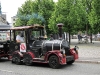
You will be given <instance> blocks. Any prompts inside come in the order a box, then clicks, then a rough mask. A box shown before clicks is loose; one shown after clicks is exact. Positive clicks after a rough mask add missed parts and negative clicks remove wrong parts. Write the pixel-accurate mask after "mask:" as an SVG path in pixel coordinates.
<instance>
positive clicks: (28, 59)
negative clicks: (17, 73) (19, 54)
mask: <svg viewBox="0 0 100 75" xmlns="http://www.w3.org/2000/svg"><path fill="white" fill-rule="evenodd" d="M23 62H24V63H25V65H27V66H31V65H32V64H33V60H32V57H31V56H30V55H29V54H25V55H24V58H23Z"/></svg>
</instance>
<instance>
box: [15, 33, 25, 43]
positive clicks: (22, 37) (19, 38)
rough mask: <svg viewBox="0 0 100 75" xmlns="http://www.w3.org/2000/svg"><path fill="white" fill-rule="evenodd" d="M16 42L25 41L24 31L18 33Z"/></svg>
mask: <svg viewBox="0 0 100 75" xmlns="http://www.w3.org/2000/svg"><path fill="white" fill-rule="evenodd" d="M16 42H18V43H20V42H24V34H23V33H22V32H18V35H17V36H16Z"/></svg>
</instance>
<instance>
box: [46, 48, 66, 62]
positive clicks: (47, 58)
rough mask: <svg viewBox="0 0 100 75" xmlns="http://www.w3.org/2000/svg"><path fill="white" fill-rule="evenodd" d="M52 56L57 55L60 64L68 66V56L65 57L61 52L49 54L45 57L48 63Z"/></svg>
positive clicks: (55, 51)
mask: <svg viewBox="0 0 100 75" xmlns="http://www.w3.org/2000/svg"><path fill="white" fill-rule="evenodd" d="M51 55H56V56H57V57H58V59H59V62H60V64H66V56H63V55H62V54H61V52H60V51H59V50H53V51H49V52H47V53H46V55H45V60H46V61H48V60H49V57H50V56H51Z"/></svg>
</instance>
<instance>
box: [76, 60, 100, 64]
mask: <svg viewBox="0 0 100 75" xmlns="http://www.w3.org/2000/svg"><path fill="white" fill-rule="evenodd" d="M75 62H77V63H94V64H100V61H93V60H76V61H75Z"/></svg>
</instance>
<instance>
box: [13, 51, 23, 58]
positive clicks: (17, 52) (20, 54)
mask: <svg viewBox="0 0 100 75" xmlns="http://www.w3.org/2000/svg"><path fill="white" fill-rule="evenodd" d="M14 54H19V56H20V57H23V54H22V53H21V52H19V51H15V52H13V53H12V55H14Z"/></svg>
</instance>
